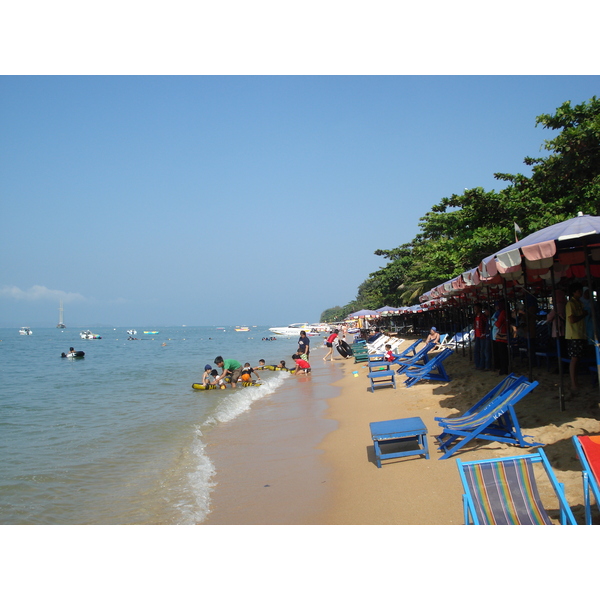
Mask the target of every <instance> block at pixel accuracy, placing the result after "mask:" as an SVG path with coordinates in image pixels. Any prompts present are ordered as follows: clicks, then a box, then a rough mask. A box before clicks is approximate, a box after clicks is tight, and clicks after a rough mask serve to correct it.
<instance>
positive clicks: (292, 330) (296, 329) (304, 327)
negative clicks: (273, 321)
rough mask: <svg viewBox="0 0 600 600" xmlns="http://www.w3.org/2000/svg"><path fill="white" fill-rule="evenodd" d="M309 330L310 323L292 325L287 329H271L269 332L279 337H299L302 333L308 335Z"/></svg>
mask: <svg viewBox="0 0 600 600" xmlns="http://www.w3.org/2000/svg"><path fill="white" fill-rule="evenodd" d="M309 329H310V328H309V326H308V323H292V324H291V325H288V326H287V327H270V328H269V331H272V332H273V333H276V334H277V335H289V336H293V335H298V336H299V335H300V332H301V331H306V332H307V333H308V331H309Z"/></svg>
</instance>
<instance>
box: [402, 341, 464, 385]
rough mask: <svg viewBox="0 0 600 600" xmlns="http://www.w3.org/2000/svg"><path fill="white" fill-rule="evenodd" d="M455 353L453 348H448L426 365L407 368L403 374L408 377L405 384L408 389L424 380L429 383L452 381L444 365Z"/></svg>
mask: <svg viewBox="0 0 600 600" xmlns="http://www.w3.org/2000/svg"><path fill="white" fill-rule="evenodd" d="M453 352H454V350H452V349H451V348H446V349H445V350H442V351H441V352H440V353H439V354H436V355H435V356H434V357H433V358H432V359H431V360H428V361H427V363H425V364H424V365H422V366H412V367H408V368H406V369H405V370H404V371H402V374H403V375H406V376H407V379H406V381H405V382H404V383H405V385H406V387H412V386H413V385H415V383H417V382H418V381H422V380H423V379H426V380H428V381H450V376H449V375H448V373H446V369H445V368H444V364H443V363H444V361H445V360H446V359H447V358H448V357H449V356H450V355H451V354H452V353H453Z"/></svg>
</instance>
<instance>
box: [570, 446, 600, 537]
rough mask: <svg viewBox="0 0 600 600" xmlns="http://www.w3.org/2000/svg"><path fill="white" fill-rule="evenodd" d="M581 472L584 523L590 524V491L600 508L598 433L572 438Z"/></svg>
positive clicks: (599, 449)
mask: <svg viewBox="0 0 600 600" xmlns="http://www.w3.org/2000/svg"><path fill="white" fill-rule="evenodd" d="M572 440H573V445H574V446H575V450H576V451H577V456H578V458H579V461H580V462H581V466H582V468H583V472H582V473H581V475H582V477H583V503H584V505H585V524H586V525H591V524H592V503H591V497H590V492H591V493H592V495H593V496H594V498H595V499H596V508H597V509H598V510H600V435H580V436H574V437H573V438H572Z"/></svg>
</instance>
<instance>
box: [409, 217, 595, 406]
mask: <svg viewBox="0 0 600 600" xmlns="http://www.w3.org/2000/svg"><path fill="white" fill-rule="evenodd" d="M573 281H583V282H584V285H585V286H586V287H587V288H588V289H589V307H590V309H589V313H590V316H591V319H592V324H591V328H590V331H591V333H588V337H589V342H590V345H591V346H592V347H593V349H594V351H595V358H594V359H592V367H593V368H594V369H595V370H596V373H597V376H598V380H599V382H600V352H599V345H598V337H599V336H598V327H599V323H598V321H599V319H598V308H597V293H598V288H599V287H600V217H596V216H589V215H582V214H579V215H578V216H577V217H574V218H572V219H568V220H566V221H563V222H561V223H557V224H555V225H552V226H550V227H546V228H544V229H542V230H540V231H537V232H535V233H532V234H531V235H529V236H527V237H525V238H523V239H522V240H520V241H516V242H515V243H514V244H511V245H510V246H507V247H505V248H502V249H500V250H498V251H497V252H495V253H493V254H491V255H490V256H488V257H486V258H484V259H483V260H482V261H481V262H480V264H479V265H478V266H477V267H474V268H472V269H470V270H469V271H466V272H464V273H462V274H461V275H459V276H457V277H455V278H453V279H451V280H450V281H447V282H444V283H442V284H440V285H438V286H436V287H435V288H433V289H431V290H429V291H428V292H426V293H425V294H423V295H422V296H421V297H420V298H419V301H420V304H418V305H415V306H411V307H402V308H400V309H399V310H400V312H399V315H400V318H401V319H403V322H402V325H401V326H402V327H404V328H405V329H406V330H407V331H408V329H411V332H412V333H415V334H417V335H422V334H424V333H425V332H426V331H428V329H429V327H431V326H432V325H436V327H437V328H438V330H439V331H441V332H446V333H448V334H450V335H454V336H455V339H458V338H457V337H456V334H457V333H459V332H462V334H463V340H465V339H466V338H465V334H467V333H468V332H470V327H471V324H472V323H473V305H474V304H475V303H476V302H481V303H484V304H486V305H489V306H491V305H493V304H494V303H495V302H497V301H503V302H504V304H505V306H506V311H507V314H508V315H509V316H510V315H513V316H514V319H515V324H514V325H515V326H514V327H509V328H508V340H507V343H508V349H509V352H508V361H509V370H510V369H511V368H512V364H513V362H515V361H522V360H526V361H527V363H528V367H529V377H530V379H531V377H532V366H533V363H534V362H536V361H540V360H545V361H546V362H547V364H549V361H550V360H556V362H557V365H558V369H559V374H560V382H561V383H560V385H559V402H560V406H561V410H564V390H563V384H562V380H563V372H562V371H563V363H568V362H569V359H568V358H567V357H566V354H565V352H564V348H563V347H562V344H561V337H560V335H555V337H552V333H551V332H550V322H549V321H548V320H547V316H548V314H549V313H551V311H552V309H554V308H556V309H559V308H560V307H561V305H562V304H563V302H564V300H563V292H562V290H561V288H563V287H565V286H566V285H567V284H569V283H570V282H573ZM558 333H559V334H560V331H559V332H558ZM563 335H564V332H563ZM467 351H468V352H469V357H471V345H470V343H469V344H466V343H465V344H463V354H464V353H466V352H467Z"/></svg>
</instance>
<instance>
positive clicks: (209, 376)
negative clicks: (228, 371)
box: [202, 365, 225, 390]
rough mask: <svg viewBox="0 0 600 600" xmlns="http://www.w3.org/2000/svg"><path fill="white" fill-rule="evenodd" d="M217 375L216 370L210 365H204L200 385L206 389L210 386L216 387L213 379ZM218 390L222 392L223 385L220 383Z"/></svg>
mask: <svg viewBox="0 0 600 600" xmlns="http://www.w3.org/2000/svg"><path fill="white" fill-rule="evenodd" d="M218 375H219V372H218V371H217V370H216V369H213V368H212V367H211V366H210V365H204V374H203V375H202V385H203V386H205V387H206V388H208V387H209V386H211V385H216V382H215V377H217V376H218ZM219 388H220V389H222V390H224V389H225V383H221V384H220V385H219Z"/></svg>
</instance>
